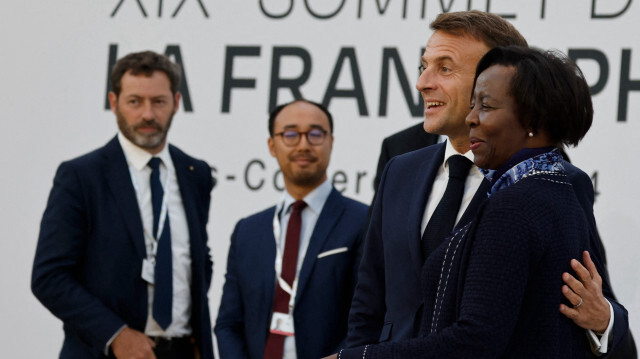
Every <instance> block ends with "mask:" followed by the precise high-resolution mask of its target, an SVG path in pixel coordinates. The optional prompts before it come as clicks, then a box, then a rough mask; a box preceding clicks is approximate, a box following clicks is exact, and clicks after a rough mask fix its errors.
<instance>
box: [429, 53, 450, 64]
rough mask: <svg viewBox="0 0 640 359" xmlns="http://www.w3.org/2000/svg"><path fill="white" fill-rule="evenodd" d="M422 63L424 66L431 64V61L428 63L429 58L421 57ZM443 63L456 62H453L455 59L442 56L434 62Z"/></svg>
mask: <svg viewBox="0 0 640 359" xmlns="http://www.w3.org/2000/svg"><path fill="white" fill-rule="evenodd" d="M420 61H422V63H423V64H426V63H429V61H427V58H426V57H424V56H421V57H420ZM443 61H451V62H455V61H453V58H452V57H451V56H449V55H442V56H438V57H436V58H435V60H434V61H432V62H443Z"/></svg>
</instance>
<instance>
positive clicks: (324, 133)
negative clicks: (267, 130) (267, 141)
mask: <svg viewBox="0 0 640 359" xmlns="http://www.w3.org/2000/svg"><path fill="white" fill-rule="evenodd" d="M312 131H319V132H320V133H322V139H321V140H320V142H318V143H314V142H315V140H313V141H312V140H311V139H310V138H309V133H310V132H312ZM288 132H292V133H295V134H296V137H295V141H294V142H289V143H287V141H288V140H287V137H285V136H284V134H285V133H288ZM328 133H329V131H327V130H325V129H324V128H312V129H310V130H309V131H295V130H285V131H282V132H278V133H274V134H273V136H274V137H275V136H281V137H282V142H283V143H284V144H285V146H288V147H294V146H297V145H298V144H299V143H300V139H301V138H302V135H304V136H305V137H306V138H307V142H309V144H310V145H312V146H320V145H322V144H323V143H324V140H325V139H326V138H327V134H328Z"/></svg>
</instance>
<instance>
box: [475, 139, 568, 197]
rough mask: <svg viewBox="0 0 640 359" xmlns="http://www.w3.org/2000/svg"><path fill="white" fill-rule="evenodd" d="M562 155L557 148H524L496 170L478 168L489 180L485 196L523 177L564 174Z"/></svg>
mask: <svg viewBox="0 0 640 359" xmlns="http://www.w3.org/2000/svg"><path fill="white" fill-rule="evenodd" d="M561 161H562V155H561V154H560V151H558V149H557V148H553V147H543V148H525V149H522V150H520V151H518V152H516V154H514V155H513V156H511V158H509V159H508V160H507V162H505V163H504V164H503V165H502V166H500V167H499V168H498V169H497V170H487V169H483V168H481V169H480V172H482V174H483V175H484V177H485V178H486V179H487V180H489V182H491V188H490V189H489V192H488V193H487V196H491V195H492V194H494V193H496V192H497V191H499V190H501V189H503V188H507V187H509V186H511V185H512V184H514V183H516V182H518V181H520V180H521V179H523V178H526V177H529V176H533V175H538V174H565V171H564V167H563V166H562V163H561Z"/></svg>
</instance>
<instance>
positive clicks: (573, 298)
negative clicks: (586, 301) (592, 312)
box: [562, 285, 582, 308]
mask: <svg viewBox="0 0 640 359" xmlns="http://www.w3.org/2000/svg"><path fill="white" fill-rule="evenodd" d="M562 295H564V297H565V298H567V300H568V301H569V303H571V305H573V307H574V308H575V307H576V306H579V305H581V304H582V303H581V302H582V298H581V297H580V296H579V295H578V294H576V293H575V292H574V291H572V290H571V289H569V287H568V286H566V285H563V286H562Z"/></svg>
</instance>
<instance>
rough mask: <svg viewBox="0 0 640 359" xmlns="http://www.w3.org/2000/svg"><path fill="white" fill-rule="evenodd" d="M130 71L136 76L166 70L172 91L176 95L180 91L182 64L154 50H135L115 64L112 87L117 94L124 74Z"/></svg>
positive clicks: (112, 72) (117, 94) (112, 73)
mask: <svg viewBox="0 0 640 359" xmlns="http://www.w3.org/2000/svg"><path fill="white" fill-rule="evenodd" d="M128 71H131V74H132V75H134V76H137V75H140V74H142V75H145V76H151V75H152V74H153V72H154V71H162V72H164V73H165V74H166V75H167V77H169V82H170V86H171V93H173V94H174V95H175V94H176V93H177V92H178V88H179V86H180V81H181V80H182V70H181V68H180V65H178V64H176V63H174V62H172V61H171V60H169V58H168V57H166V56H164V55H160V54H157V53H155V52H153V51H142V52H134V53H131V54H128V55H126V56H124V57H123V58H121V59H120V60H118V61H117V62H116V64H115V65H113V70H112V71H111V88H112V89H113V92H114V93H115V94H116V96H120V91H122V76H124V74H126V73H127V72H128Z"/></svg>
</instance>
